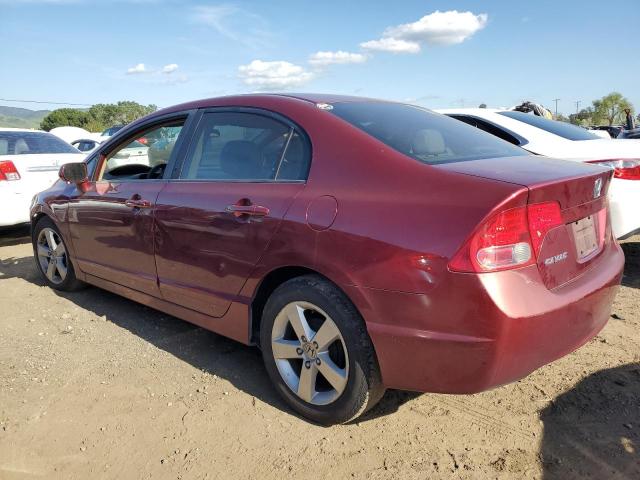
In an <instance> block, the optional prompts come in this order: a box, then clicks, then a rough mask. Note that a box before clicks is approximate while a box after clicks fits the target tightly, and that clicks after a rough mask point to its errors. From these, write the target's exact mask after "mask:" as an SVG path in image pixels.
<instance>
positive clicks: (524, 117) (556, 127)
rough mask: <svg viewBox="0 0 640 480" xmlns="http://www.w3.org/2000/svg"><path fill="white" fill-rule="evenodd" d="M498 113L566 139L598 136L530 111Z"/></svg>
mask: <svg viewBox="0 0 640 480" xmlns="http://www.w3.org/2000/svg"><path fill="white" fill-rule="evenodd" d="M498 114H499V115H504V116H505V117H509V118H513V119H514V120H518V121H520V122H523V123H526V124H528V125H531V126H533V127H537V128H539V129H541V130H544V131H546V132H549V133H553V134H554V135H558V136H559V137H562V138H566V139H567V140H595V139H596V138H600V137H598V136H597V135H595V134H593V133H591V132H590V131H589V130H587V129H585V128H581V127H576V126H575V125H571V124H570V123H566V122H557V121H555V120H549V119H548V118H544V117H538V116H537V115H531V114H530V113H523V112H498Z"/></svg>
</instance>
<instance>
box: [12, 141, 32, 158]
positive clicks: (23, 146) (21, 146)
mask: <svg viewBox="0 0 640 480" xmlns="http://www.w3.org/2000/svg"><path fill="white" fill-rule="evenodd" d="M13 151H14V152H15V153H14V155H21V154H26V153H29V145H27V142H25V141H24V138H19V139H18V140H16V144H15V145H14V147H13Z"/></svg>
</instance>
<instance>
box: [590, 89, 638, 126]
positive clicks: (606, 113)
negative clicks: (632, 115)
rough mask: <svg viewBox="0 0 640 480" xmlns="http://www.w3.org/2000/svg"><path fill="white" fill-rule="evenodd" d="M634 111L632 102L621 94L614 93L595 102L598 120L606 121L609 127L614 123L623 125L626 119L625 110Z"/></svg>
mask: <svg viewBox="0 0 640 480" xmlns="http://www.w3.org/2000/svg"><path fill="white" fill-rule="evenodd" d="M625 108H630V109H632V110H633V106H632V105H631V102H630V101H629V100H627V99H626V98H625V97H623V96H622V94H621V93H618V92H612V93H610V94H609V95H607V96H605V97H602V98H601V99H600V100H594V101H593V111H594V113H595V116H596V117H597V119H598V120H600V121H602V120H604V121H606V122H608V123H609V126H611V125H613V124H614V123H622V122H623V121H624V119H625V115H624V111H623V110H624V109H625Z"/></svg>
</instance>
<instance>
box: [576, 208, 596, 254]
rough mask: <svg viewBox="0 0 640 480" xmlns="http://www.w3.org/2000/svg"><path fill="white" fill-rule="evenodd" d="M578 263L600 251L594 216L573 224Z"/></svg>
mask: <svg viewBox="0 0 640 480" xmlns="http://www.w3.org/2000/svg"><path fill="white" fill-rule="evenodd" d="M571 229H572V230H573V238H574V240H575V245H576V253H577V257H578V261H583V260H585V259H587V258H589V257H590V256H591V255H593V253H595V252H596V251H597V250H598V236H597V234H596V224H595V221H594V217H593V215H589V216H588V217H584V218H581V219H580V220H578V221H576V222H572V223H571Z"/></svg>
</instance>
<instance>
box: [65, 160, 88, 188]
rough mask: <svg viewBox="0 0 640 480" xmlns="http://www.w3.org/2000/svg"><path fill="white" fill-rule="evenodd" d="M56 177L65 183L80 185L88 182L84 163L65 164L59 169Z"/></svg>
mask: <svg viewBox="0 0 640 480" xmlns="http://www.w3.org/2000/svg"><path fill="white" fill-rule="evenodd" d="M58 176H59V177H60V178H61V179H62V180H64V181H65V182H67V183H75V184H76V185H80V184H81V183H84V182H86V181H88V180H89V178H88V175H87V164H86V163H84V162H73V163H65V164H64V165H62V167H60V172H59V173H58Z"/></svg>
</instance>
